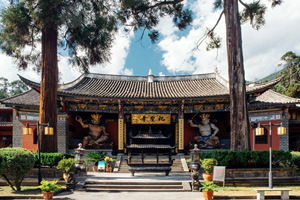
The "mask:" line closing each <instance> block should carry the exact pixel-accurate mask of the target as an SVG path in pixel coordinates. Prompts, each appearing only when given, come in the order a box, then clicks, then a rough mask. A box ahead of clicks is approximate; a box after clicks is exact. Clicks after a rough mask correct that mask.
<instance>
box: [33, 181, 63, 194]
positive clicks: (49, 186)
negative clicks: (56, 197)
mask: <svg viewBox="0 0 300 200" xmlns="http://www.w3.org/2000/svg"><path fill="white" fill-rule="evenodd" d="M37 188H40V189H41V190H42V191H43V192H55V191H56V190H58V189H59V188H61V185H58V184H57V180H56V181H46V180H43V181H42V182H41V185H39V186H37Z"/></svg>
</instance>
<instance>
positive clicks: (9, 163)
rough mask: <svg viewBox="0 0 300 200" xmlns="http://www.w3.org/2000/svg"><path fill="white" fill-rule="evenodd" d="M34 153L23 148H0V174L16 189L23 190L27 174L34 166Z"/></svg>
mask: <svg viewBox="0 0 300 200" xmlns="http://www.w3.org/2000/svg"><path fill="white" fill-rule="evenodd" d="M33 165H34V155H33V153H32V152H30V151H28V150H26V149H22V148H10V147H8V148H2V149H0V174H1V176H2V177H3V178H4V179H5V180H6V182H7V183H8V184H9V186H10V187H11V188H12V189H13V190H14V191H21V183H22V181H23V179H24V177H25V174H26V173H27V172H28V171H29V170H30V169H32V168H33Z"/></svg>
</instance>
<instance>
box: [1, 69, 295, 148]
mask: <svg viewBox="0 0 300 200" xmlns="http://www.w3.org/2000/svg"><path fill="white" fill-rule="evenodd" d="M20 78H21V80H22V81H23V82H25V83H26V84H27V85H29V86H30V87H31V88H32V90H30V91H27V92H25V93H23V94H21V95H17V96H14V97H11V98H7V99H4V100H2V104H5V105H6V106H9V107H12V108H13V138H12V142H13V146H14V147H24V148H27V149H32V150H36V149H37V145H36V135H34V134H33V135H29V136H28V135H23V134H22V128H24V127H25V125H26V123H28V122H32V121H38V119H39V116H38V109H39V100H40V97H39V90H40V85H39V83H35V82H32V81H30V80H28V79H26V78H24V77H20ZM278 81H279V80H278V79H276V80H273V81H270V82H267V83H264V84H252V85H247V99H248V110H249V119H250V122H254V121H256V122H262V123H268V122H272V123H283V125H284V126H286V127H287V128H288V129H287V131H288V134H286V135H283V136H274V137H273V148H274V149H282V150H299V146H300V145H299V141H300V133H299V124H300V109H299V105H300V100H299V99H295V98H290V97H286V96H283V95H280V94H278V93H276V92H273V91H271V90H270V88H272V87H273V86H274V85H275V84H276V83H277V82H278ZM229 101H230V97H229V84H228V81H226V80H225V79H224V78H222V77H221V76H220V75H219V74H218V73H208V74H197V75H183V76H153V75H152V73H149V75H148V76H123V75H107V74H92V73H90V74H83V75H82V76H80V77H79V78H78V79H76V80H74V81H73V82H70V83H67V84H62V85H59V88H58V102H57V109H58V111H59V113H58V122H57V127H58V128H57V140H58V152H69V151H70V150H72V149H74V148H76V147H77V144H78V143H82V142H84V141H83V139H84V138H87V137H88V136H89V132H91V128H86V127H90V125H86V124H91V123H90V121H91V119H92V118H93V119H94V120H95V119H96V118H97V120H99V121H100V123H101V127H105V131H106V132H107V133H108V135H107V140H109V145H108V146H106V147H105V148H108V149H111V150H112V151H113V152H115V153H116V152H124V153H126V152H127V150H128V147H129V146H130V145H131V144H132V141H133V139H135V140H136V141H139V140H138V138H139V137H140V136H145V134H147V138H148V139H149V140H147V141H148V143H160V142H161V141H163V140H164V139H166V141H167V143H168V145H169V146H172V147H174V148H173V149H172V153H183V152H188V150H189V149H190V147H191V144H192V141H193V140H194V137H195V135H197V134H198V133H199V131H201V128H200V127H199V128H197V126H198V124H201V120H202V121H203V118H204V117H206V118H209V119H210V123H211V124H213V126H215V127H217V129H215V130H217V131H216V132H217V133H216V136H217V137H218V139H219V143H218V146H216V147H212V148H220V149H229V148H230V116H229V111H230V107H229ZM203 114H205V115H203ZM93 119H92V120H93ZM80 121H82V123H81V122H80ZM192 124H193V125H192ZM213 126H212V125H210V127H212V128H213ZM273 128H274V132H275V128H276V127H273ZM272 130H273V129H272ZM101 131H103V128H101ZM209 132H210V130H209ZM151 134H152V135H153V134H154V135H155V134H156V136H159V137H158V138H160V139H159V140H158V141H154V139H153V137H152V136H151ZM252 134H253V132H252V129H251V130H250V139H251V149H255V150H267V149H268V144H269V142H270V141H268V140H269V139H268V137H261V138H258V136H254V135H252ZM105 138H106V136H105ZM143 138H145V137H143ZM89 139H91V137H90V138H89ZM97 143H98V142H97ZM146 143H147V142H146ZM103 148H104V147H103ZM297 148H298V149H297Z"/></svg>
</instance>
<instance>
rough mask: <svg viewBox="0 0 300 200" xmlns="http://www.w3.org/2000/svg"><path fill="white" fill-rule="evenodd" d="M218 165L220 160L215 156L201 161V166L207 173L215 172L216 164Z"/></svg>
mask: <svg viewBox="0 0 300 200" xmlns="http://www.w3.org/2000/svg"><path fill="white" fill-rule="evenodd" d="M216 165H218V161H217V160H216V159H214V158H206V159H204V160H202V161H201V167H202V168H203V169H204V171H205V173H207V174H211V173H213V170H214V166H216Z"/></svg>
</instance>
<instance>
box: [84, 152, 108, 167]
mask: <svg viewBox="0 0 300 200" xmlns="http://www.w3.org/2000/svg"><path fill="white" fill-rule="evenodd" d="M85 156H86V157H87V158H88V159H86V160H85V162H86V163H91V162H94V163H95V164H96V165H97V164H98V163H97V162H98V161H101V160H104V158H105V157H106V152H103V151H90V152H88V153H87V154H86V155H85Z"/></svg>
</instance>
